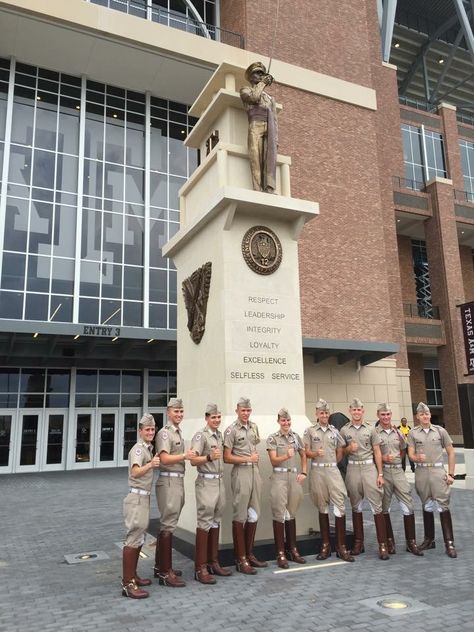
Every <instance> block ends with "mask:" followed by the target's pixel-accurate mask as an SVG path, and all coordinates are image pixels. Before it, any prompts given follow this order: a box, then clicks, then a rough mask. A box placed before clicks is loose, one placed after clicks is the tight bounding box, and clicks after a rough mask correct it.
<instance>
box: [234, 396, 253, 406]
mask: <svg viewBox="0 0 474 632" xmlns="http://www.w3.org/2000/svg"><path fill="white" fill-rule="evenodd" d="M237 406H240V408H252V404H251V403H250V400H249V398H248V397H240V398H239V401H238V402H237Z"/></svg>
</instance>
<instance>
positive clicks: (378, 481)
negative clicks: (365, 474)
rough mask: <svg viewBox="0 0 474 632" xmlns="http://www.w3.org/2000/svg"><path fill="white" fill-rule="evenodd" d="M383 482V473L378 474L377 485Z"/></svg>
mask: <svg viewBox="0 0 474 632" xmlns="http://www.w3.org/2000/svg"><path fill="white" fill-rule="evenodd" d="M384 484H385V481H384V478H383V474H379V475H378V476H377V487H383V486H384Z"/></svg>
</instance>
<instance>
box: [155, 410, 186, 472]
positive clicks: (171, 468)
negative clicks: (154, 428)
mask: <svg viewBox="0 0 474 632" xmlns="http://www.w3.org/2000/svg"><path fill="white" fill-rule="evenodd" d="M162 452H167V453H168V454H170V455H173V454H184V440H183V436H182V434H181V430H180V429H179V427H177V426H175V425H174V424H172V423H171V422H169V423H167V424H166V426H165V427H164V428H162V429H161V430H160V431H159V432H158V434H157V435H156V454H158V455H160V454H161V453H162ZM184 468H185V463H184V461H179V462H178V463H173V464H171V465H164V464H163V463H161V464H160V472H181V473H182V474H184Z"/></svg>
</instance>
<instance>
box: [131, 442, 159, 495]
mask: <svg viewBox="0 0 474 632" xmlns="http://www.w3.org/2000/svg"><path fill="white" fill-rule="evenodd" d="M152 458H153V454H152V444H151V443H149V444H147V443H145V442H144V441H139V442H138V443H136V444H135V445H134V446H133V448H132V449H131V450H130V452H129V453H128V486H129V487H135V488H137V489H144V490H145V491H147V492H149V491H151V488H152V485H153V468H152V469H150V471H149V472H146V473H145V474H144V475H143V476H140V478H135V477H133V476H132V468H133V466H134V465H138V467H143V466H144V465H146V464H147V463H149V462H150V461H151V460H152Z"/></svg>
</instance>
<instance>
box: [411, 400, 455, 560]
mask: <svg viewBox="0 0 474 632" xmlns="http://www.w3.org/2000/svg"><path fill="white" fill-rule="evenodd" d="M416 418H417V419H418V421H419V423H420V425H419V426H416V428H413V430H410V432H409V433H408V456H409V458H410V460H411V461H414V462H415V465H416V470H415V489H416V491H417V494H418V496H419V497H420V500H421V503H422V505H423V524H424V528H425V538H424V540H423V542H422V544H421V545H420V547H419V548H420V549H421V550H425V549H434V548H435V541H434V516H433V512H434V511H435V510H437V511H438V512H439V517H440V520H441V528H442V530H443V537H444V544H445V547H446V554H447V555H448V557H457V553H456V549H455V548H454V538H453V523H452V520H451V512H450V510H449V493H450V491H451V485H452V484H453V483H454V468H455V465H456V454H455V452H454V448H453V442H452V440H451V437H450V436H449V434H448V433H447V432H446V430H445V429H444V428H442V427H441V426H435V425H433V424H432V423H431V412H430V409H429V408H428V406H427V405H426V404H424V403H423V402H420V403H419V404H418V407H417V409H416ZM443 450H446V453H447V455H448V472H447V473H446V470H445V469H444V466H443Z"/></svg>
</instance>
